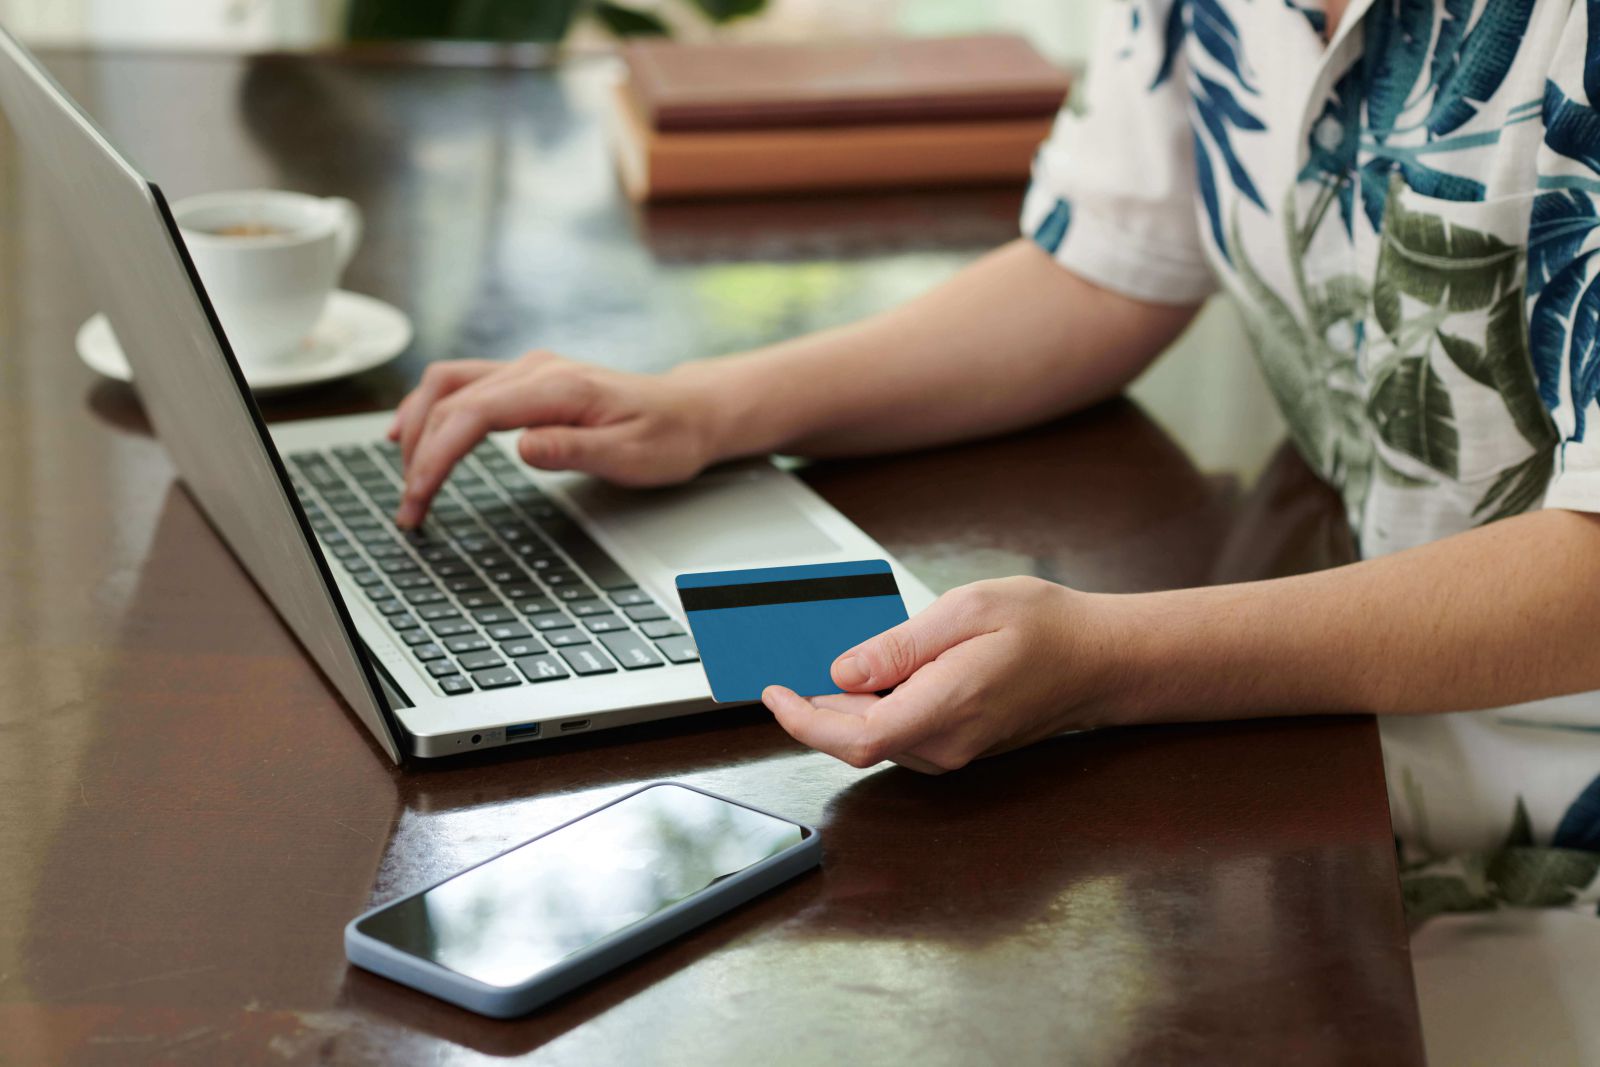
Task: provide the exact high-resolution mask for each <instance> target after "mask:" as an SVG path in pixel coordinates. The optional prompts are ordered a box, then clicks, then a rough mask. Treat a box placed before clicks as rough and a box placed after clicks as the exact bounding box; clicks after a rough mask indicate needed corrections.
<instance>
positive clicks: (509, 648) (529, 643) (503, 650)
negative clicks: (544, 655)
mask: <svg viewBox="0 0 1600 1067" xmlns="http://www.w3.org/2000/svg"><path fill="white" fill-rule="evenodd" d="M543 651H544V644H543V642H541V641H540V640H539V639H538V638H537V637H519V638H517V639H516V640H514V641H506V642H505V643H503V644H502V645H501V646H500V654H501V655H503V656H505V657H506V658H507V659H516V658H517V657H518V656H536V655H538V654H539V653H540V652H543Z"/></svg>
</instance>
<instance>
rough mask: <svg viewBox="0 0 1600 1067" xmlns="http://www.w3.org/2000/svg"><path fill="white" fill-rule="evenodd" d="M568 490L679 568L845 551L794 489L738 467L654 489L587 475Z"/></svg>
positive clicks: (616, 531)
mask: <svg viewBox="0 0 1600 1067" xmlns="http://www.w3.org/2000/svg"><path fill="white" fill-rule="evenodd" d="M568 492H569V494H570V496H571V497H572V500H573V502H574V503H576V504H577V505H578V506H579V507H580V508H582V509H583V511H585V512H586V513H587V514H588V515H589V516H590V518H592V519H594V520H595V521H597V522H599V523H601V524H602V525H603V526H604V527H605V528H606V531H607V532H608V533H611V534H613V535H615V536H616V537H617V538H618V539H619V540H622V541H626V542H627V543H628V546H629V547H630V548H631V549H633V550H634V551H635V552H641V553H648V554H649V555H651V556H654V557H655V558H656V559H658V560H660V561H661V563H662V564H663V565H665V566H666V567H668V568H670V569H672V570H675V571H686V570H711V569H716V568H720V567H745V566H751V565H754V564H760V563H763V562H766V561H795V560H804V559H806V558H808V557H816V556H826V555H831V554H833V553H836V552H838V551H839V545H838V543H837V542H835V541H834V540H833V538H831V537H829V536H828V535H827V533H825V532H824V531H823V530H821V529H820V528H819V527H818V526H817V525H816V523H814V522H812V520H811V518H810V516H808V515H807V514H806V513H805V512H804V511H803V510H802V509H801V508H800V507H799V506H798V505H797V504H796V502H795V499H794V496H793V494H791V493H790V492H788V491H787V490H786V489H785V487H784V486H783V485H782V484H780V483H777V482H775V481H774V480H773V479H771V478H770V477H766V478H763V477H754V478H753V477H751V476H750V475H749V474H747V473H742V472H730V473H728V474H725V475H717V474H713V475H711V476H709V477H702V478H700V479H697V480H696V481H694V482H691V483H690V484H688V485H685V486H677V487H674V488H671V489H647V490H626V489H617V488H615V487H612V486H608V485H605V484H604V483H601V482H597V481H587V480H586V481H585V482H583V483H582V484H579V485H574V486H572V487H571V488H570V489H569V490H568Z"/></svg>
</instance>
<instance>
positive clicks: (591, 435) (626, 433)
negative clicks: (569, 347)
mask: <svg viewBox="0 0 1600 1067" xmlns="http://www.w3.org/2000/svg"><path fill="white" fill-rule="evenodd" d="M709 394H710V390H709V389H708V388H707V387H706V386H704V385H703V384H701V383H700V382H699V381H694V382H691V381H690V380H689V379H687V378H686V377H684V376H682V375H677V374H659V375H648V374H627V373H623V372H621V371H613V370H606V369H604V368H602V367H592V366H588V365H586V364H582V363H574V362H572V361H571V360H566V359H562V358H561V357H559V356H556V355H554V354H552V353H549V352H531V353H529V354H528V355H525V356H523V357H522V358H521V359H518V360H516V361H514V362H511V363H498V362H494V361H490V360H465V359H464V360H454V361H450V362H442V363H435V364H432V365H431V366H429V367H428V369H427V370H426V371H425V372H423V375H422V382H421V384H419V385H418V386H417V387H416V388H415V389H413V390H412V391H411V393H410V394H409V395H407V397H406V398H405V400H404V401H402V402H401V404H400V409H399V410H398V411H397V412H396V413H395V420H394V424H393V425H392V426H391V427H390V428H389V439H390V440H391V441H397V442H399V444H400V451H401V456H402V457H403V460H404V466H405V495H404V497H403V498H402V500H401V502H400V509H399V511H398V512H397V513H396V514H395V522H396V524H398V525H399V526H402V527H412V526H416V525H417V524H418V523H420V522H421V521H422V519H423V517H424V516H425V515H426V514H427V511H428V505H429V503H431V502H432V500H433V497H434V494H435V493H437V492H438V491H439V487H440V486H441V485H443V484H444V481H445V479H446V478H447V477H449V475H450V469H451V468H452V467H454V466H455V465H456V463H457V462H458V461H459V460H460V459H461V457H463V456H465V455H466V454H467V453H468V452H470V451H472V449H473V448H474V446H476V445H477V444H478V442H479V441H481V440H483V438H484V436H485V435H487V434H489V433H491V432H493V431H496V430H514V429H523V430H524V432H523V434H522V437H521V438H520V439H519V440H518V442H517V451H518V453H519V454H520V455H521V456H522V459H523V461H524V462H526V463H528V464H529V465H530V466H534V467H540V468H542V469H544V470H574V471H583V472H585V473H587V474H593V475H595V476H597V477H600V478H604V479H605V480H607V481H610V482H616V483H617V484H619V485H631V486H645V485H667V484H670V483H672V482H680V481H685V480H687V479H689V478H692V477H694V476H695V475H696V474H698V473H699V472H700V471H701V470H702V469H704V468H705V467H706V466H708V465H709V464H710V463H712V462H713V461H715V460H716V459H718V458H721V457H719V456H717V455H716V454H715V452H714V447H713V444H712V441H711V437H712V433H711V417H710V411H711V403H712V397H711V396H710V395H709Z"/></svg>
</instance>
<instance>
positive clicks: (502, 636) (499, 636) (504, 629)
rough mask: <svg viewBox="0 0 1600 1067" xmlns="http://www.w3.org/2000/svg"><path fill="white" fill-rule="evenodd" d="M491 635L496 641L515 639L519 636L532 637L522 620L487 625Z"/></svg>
mask: <svg viewBox="0 0 1600 1067" xmlns="http://www.w3.org/2000/svg"><path fill="white" fill-rule="evenodd" d="M486 629H487V632H488V634H489V637H490V638H491V639H492V640H495V641H514V640H516V639H517V638H519V637H530V636H532V635H531V634H529V633H528V628H527V627H526V626H524V625H522V624H521V623H520V622H502V623H496V624H495V625H493V626H489V627H486Z"/></svg>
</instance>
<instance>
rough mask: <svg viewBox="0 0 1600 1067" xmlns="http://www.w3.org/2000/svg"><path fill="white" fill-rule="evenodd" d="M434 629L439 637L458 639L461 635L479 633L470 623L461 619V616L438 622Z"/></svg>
mask: <svg viewBox="0 0 1600 1067" xmlns="http://www.w3.org/2000/svg"><path fill="white" fill-rule="evenodd" d="M432 628H433V632H434V633H435V634H436V635H437V636H439V637H456V636H459V635H460V634H473V633H477V632H478V631H477V630H475V629H473V627H472V624H471V623H470V622H468V621H467V620H466V619H463V618H461V617H460V616H459V615H458V616H456V617H455V618H453V619H445V620H444V621H442V622H436V623H434V624H433V627H432Z"/></svg>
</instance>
